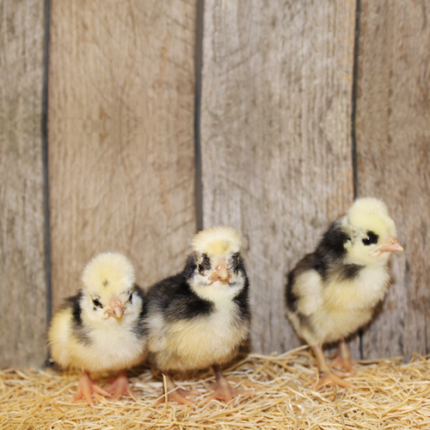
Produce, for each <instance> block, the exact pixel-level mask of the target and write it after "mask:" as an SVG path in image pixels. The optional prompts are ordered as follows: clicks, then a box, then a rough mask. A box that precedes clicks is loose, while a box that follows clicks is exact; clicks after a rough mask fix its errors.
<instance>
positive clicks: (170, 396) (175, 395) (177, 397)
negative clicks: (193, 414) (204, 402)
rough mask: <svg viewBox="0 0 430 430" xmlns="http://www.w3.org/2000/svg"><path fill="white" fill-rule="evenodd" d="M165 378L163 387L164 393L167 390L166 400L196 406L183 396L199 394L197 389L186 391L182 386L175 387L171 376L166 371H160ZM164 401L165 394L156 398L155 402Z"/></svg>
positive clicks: (157, 403)
mask: <svg viewBox="0 0 430 430" xmlns="http://www.w3.org/2000/svg"><path fill="white" fill-rule="evenodd" d="M162 373H163V375H164V376H165V378H166V386H165V387H164V390H165V392H164V394H166V392H167V400H168V401H172V402H176V403H179V404H181V405H187V406H189V407H190V408H193V409H195V408H196V407H197V406H196V404H195V403H193V402H192V401H191V400H189V399H187V398H186V397H185V396H197V395H198V394H200V393H199V392H198V391H188V390H183V389H182V388H177V387H176V385H175V383H174V382H173V380H172V378H171V377H170V376H169V375H168V374H167V373H166V372H162ZM165 401H166V395H164V396H163V397H161V398H160V399H158V400H157V401H156V402H155V404H156V405H159V404H160V403H164V402H165Z"/></svg>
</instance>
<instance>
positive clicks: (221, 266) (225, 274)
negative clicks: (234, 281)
mask: <svg viewBox="0 0 430 430" xmlns="http://www.w3.org/2000/svg"><path fill="white" fill-rule="evenodd" d="M209 280H210V281H211V283H210V284H213V283H214V282H216V281H221V282H222V283H223V284H226V283H228V282H229V281H230V272H229V271H228V268H227V264H226V262H225V261H223V260H220V261H219V262H218V264H217V265H216V266H215V271H214V272H213V273H212V275H210V276H209Z"/></svg>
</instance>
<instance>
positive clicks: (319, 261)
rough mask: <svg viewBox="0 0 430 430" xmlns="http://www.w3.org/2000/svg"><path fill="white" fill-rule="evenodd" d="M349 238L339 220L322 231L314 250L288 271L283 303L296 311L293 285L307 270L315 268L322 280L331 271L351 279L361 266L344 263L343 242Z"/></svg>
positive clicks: (344, 251)
mask: <svg viewBox="0 0 430 430" xmlns="http://www.w3.org/2000/svg"><path fill="white" fill-rule="evenodd" d="M349 240H351V238H350V237H349V236H348V234H347V233H345V232H344V231H343V230H342V228H341V226H340V221H339V220H336V221H334V222H333V223H332V224H331V225H330V227H329V228H328V230H327V231H326V232H325V233H324V235H323V237H322V239H321V241H320V242H319V244H318V246H317V249H316V250H315V252H313V253H311V254H307V255H305V256H304V257H303V258H302V259H301V260H300V261H299V262H298V263H297V265H296V267H295V268H294V269H293V270H291V271H290V272H289V273H288V276H287V285H286V289H285V305H286V307H287V308H288V309H289V310H290V311H292V312H295V311H297V303H298V300H299V298H298V297H297V296H296V295H295V294H294V292H293V286H294V284H295V282H296V279H297V278H298V276H299V275H300V274H302V273H303V272H306V271H308V270H316V271H317V272H318V273H319V275H320V276H321V277H322V279H323V280H324V281H327V277H328V276H330V274H331V273H336V274H337V275H338V276H340V277H341V280H342V279H344V280H347V279H353V278H354V277H356V276H357V275H358V273H359V272H360V270H361V269H362V268H363V266H360V265H358V264H344V263H343V259H344V257H345V255H346V248H345V244H346V243H347V242H348V241H349Z"/></svg>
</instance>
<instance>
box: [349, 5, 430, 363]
mask: <svg viewBox="0 0 430 430" xmlns="http://www.w3.org/2000/svg"><path fill="white" fill-rule="evenodd" d="M361 5H362V11H361V28H360V45H359V52H360V55H359V60H360V61H359V75H358V99H357V156H358V157H357V162H358V192H359V195H360V196H364V195H374V196H377V197H380V198H382V199H383V200H385V201H386V203H387V205H388V206H389V208H390V210H391V213H392V215H393V218H394V219H395V221H396V224H397V231H398V237H399V240H400V242H401V243H402V245H403V246H404V247H405V252H404V253H402V254H396V255H393V257H392V272H393V285H392V286H391V289H390V291H389V294H388V297H387V300H386V301H385V304H384V307H383V309H382V312H381V313H380V315H379V316H378V318H377V319H376V321H375V322H374V323H373V324H372V325H371V327H370V329H369V330H368V331H367V332H366V334H365V337H364V347H365V356H366V358H369V357H383V356H392V355H404V356H405V359H409V358H410V357H411V354H412V353H413V352H414V351H416V352H419V353H421V354H428V353H429V352H430V312H429V306H428V304H429V300H430V288H429V286H430V262H429V261H430V260H429V258H428V256H429V255H430V241H429V232H430V146H429V141H430V55H429V52H430V26H429V22H430V7H429V4H428V2H427V3H426V2H419V1H401V0H395V1H389V0H376V1H370V0H362V2H361Z"/></svg>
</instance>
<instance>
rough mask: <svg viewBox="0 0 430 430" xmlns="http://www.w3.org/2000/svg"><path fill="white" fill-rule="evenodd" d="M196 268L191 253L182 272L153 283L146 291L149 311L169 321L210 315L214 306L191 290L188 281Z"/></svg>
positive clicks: (194, 258)
mask: <svg viewBox="0 0 430 430" xmlns="http://www.w3.org/2000/svg"><path fill="white" fill-rule="evenodd" d="M196 269H197V264H196V256H195V254H191V255H190V256H189V257H188V259H187V262H186V264H185V268H184V270H183V272H182V273H179V274H178V275H176V276H172V277H170V278H166V279H164V280H162V281H160V282H158V283H157V284H155V285H153V286H152V287H151V288H150V289H149V290H148V293H147V301H148V308H149V309H150V311H151V312H152V311H155V312H157V313H161V314H162V315H163V317H164V318H165V319H166V320H167V321H170V322H176V321H179V320H184V319H185V320H189V319H193V318H197V317H200V316H204V315H210V314H211V313H212V312H213V311H214V309H215V306H214V304H213V303H212V302H210V301H209V300H204V299H201V298H200V297H199V296H197V294H196V293H195V292H194V291H192V289H191V287H190V285H189V283H188V282H189V281H190V280H191V279H192V278H193V277H194V276H195V274H196Z"/></svg>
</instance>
